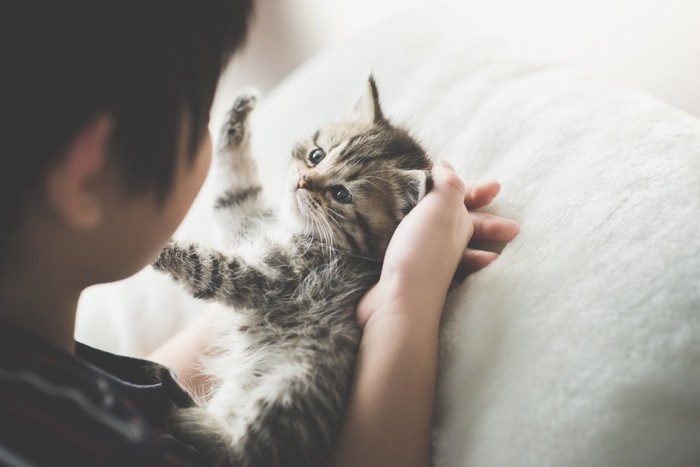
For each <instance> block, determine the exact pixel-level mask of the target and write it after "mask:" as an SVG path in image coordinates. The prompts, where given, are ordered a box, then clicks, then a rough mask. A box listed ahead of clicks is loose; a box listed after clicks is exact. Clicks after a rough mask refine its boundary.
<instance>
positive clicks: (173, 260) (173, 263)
mask: <svg viewBox="0 0 700 467" xmlns="http://www.w3.org/2000/svg"><path fill="white" fill-rule="evenodd" d="M185 261H186V258H185V251H184V250H183V249H182V247H180V245H178V244H177V243H175V242H173V241H172V240H171V241H170V242H168V243H167V244H166V245H165V246H164V247H163V249H162V250H161V252H160V254H159V255H158V258H156V260H155V261H154V262H153V265H152V266H153V268H154V269H155V270H157V271H167V272H170V273H175V272H176V271H178V270H179V269H181V267H182V264H183V263H184V262H185Z"/></svg>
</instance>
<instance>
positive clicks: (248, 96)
mask: <svg viewBox="0 0 700 467" xmlns="http://www.w3.org/2000/svg"><path fill="white" fill-rule="evenodd" d="M258 96H259V93H258V91H256V90H254V89H248V90H246V91H244V92H243V93H242V94H241V95H239V96H238V97H237V98H236V100H235V101H234V103H233V106H231V110H229V112H228V115H227V117H226V122H225V123H224V125H223V127H222V129H221V141H222V142H223V146H240V145H241V144H242V143H243V141H244V140H245V139H246V137H247V136H248V116H249V115H250V112H251V111H252V110H253V109H254V108H255V105H256V104H257V102H258Z"/></svg>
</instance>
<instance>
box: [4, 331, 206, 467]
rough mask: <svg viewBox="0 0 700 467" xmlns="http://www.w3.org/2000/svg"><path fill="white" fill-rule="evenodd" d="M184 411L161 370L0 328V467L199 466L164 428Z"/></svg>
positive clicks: (182, 399) (179, 394) (183, 401)
mask: <svg viewBox="0 0 700 467" xmlns="http://www.w3.org/2000/svg"><path fill="white" fill-rule="evenodd" d="M192 404H193V402H192V399H191V398H190V397H189V395H188V394H187V393H186V392H185V391H183V390H182V389H181V388H180V386H179V385H178V384H177V382H176V380H175V377H174V374H173V373H172V371H171V370H169V369H167V368H165V367H163V366H161V365H158V364H155V363H153V362H148V361H145V360H139V359H134V358H128V357H122V356H118V355H113V354H110V353H107V352H103V351H100V350H97V349H94V348H91V347H88V346H86V345H83V344H80V343H76V352H75V355H71V354H68V353H65V352H63V351H61V350H59V349H57V348H54V347H52V346H50V345H48V344H46V343H45V342H42V341H39V340H37V339H35V338H33V337H30V336H28V335H26V334H24V333H22V332H20V331H17V330H15V329H10V328H7V327H0V465H3V466H5V465H8V466H27V467H29V466H31V467H34V466H61V467H63V466H129V467H132V466H133V467H136V466H149V467H157V466H170V467H175V466H182V467H191V466H196V465H200V464H199V463H198V461H197V456H196V453H195V452H194V450H192V449H191V448H190V447H189V446H187V445H184V444H182V443H179V442H177V441H175V439H174V438H173V437H172V436H170V435H169V432H168V430H167V427H166V424H165V421H166V419H167V416H168V414H169V413H170V412H171V411H172V410H173V408H175V407H186V406H190V405H192Z"/></svg>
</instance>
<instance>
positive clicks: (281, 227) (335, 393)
mask: <svg viewBox="0 0 700 467" xmlns="http://www.w3.org/2000/svg"><path fill="white" fill-rule="evenodd" d="M255 102H256V99H255V96H254V95H252V94H248V95H243V96H241V97H239V98H238V99H237V100H236V102H235V103H234V105H233V108H232V109H231V111H230V113H229V115H228V119H227V122H226V123H225V124H224V127H223V129H222V131H221V135H220V141H219V143H218V149H217V152H218V154H217V155H216V161H215V162H216V163H217V164H218V165H219V167H218V169H219V171H218V172H219V179H220V182H221V183H222V184H223V187H222V188H223V190H222V194H221V196H219V198H218V199H217V201H216V203H215V210H216V211H217V214H218V215H219V217H220V218H221V222H222V223H225V224H226V228H227V229H228V230H229V232H231V233H232V234H233V235H232V236H231V240H232V241H231V247H230V250H229V251H225V252H224V251H215V250H212V249H207V248H204V247H201V246H198V245H196V244H181V243H170V244H168V245H167V246H166V247H165V249H164V250H163V251H162V252H161V254H160V256H159V257H158V259H157V260H156V262H155V263H154V266H155V268H156V269H159V270H163V271H167V272H168V273H170V275H171V276H173V277H174V278H175V279H177V280H178V281H180V282H181V283H182V284H183V285H184V286H185V287H186V288H187V289H188V290H189V292H191V293H192V294H193V295H194V296H195V297H197V298H202V299H207V300H214V301H218V302H220V303H223V304H225V305H228V306H230V307H231V308H232V312H231V314H230V316H228V317H225V318H222V319H224V320H228V321H226V322H222V323H219V324H218V326H219V327H220V328H222V329H224V330H225V331H224V332H223V335H222V337H220V338H219V339H218V342H217V344H216V345H217V350H218V351H217V352H216V356H215V357H213V358H212V359H211V360H210V361H209V362H208V363H207V371H208V372H210V374H211V375H212V377H213V379H214V380H215V381H216V385H215V388H214V390H213V391H212V395H211V397H210V398H209V399H208V400H207V401H206V402H204V403H202V404H201V406H197V407H192V408H186V409H179V410H178V411H177V412H175V413H174V415H173V419H172V423H171V425H172V428H173V433H174V434H175V436H176V437H179V438H180V439H182V440H183V441H185V442H188V443H190V444H191V445H193V446H194V447H195V448H196V449H197V450H198V451H199V452H200V453H201V454H202V455H203V456H204V457H205V459H206V460H207V461H208V462H210V463H211V465H217V466H222V465H227V466H228V465H235V466H250V467H253V466H255V467H258V466H321V465H326V464H327V463H328V461H329V459H330V455H331V452H332V449H333V446H334V442H335V441H336V438H337V435H338V432H339V428H340V426H341V422H342V419H343V413H344V409H345V404H346V400H347V397H348V389H349V386H350V380H351V376H352V372H353V365H354V361H355V355H356V352H357V349H358V344H359V341H360V329H359V328H358V325H357V323H356V321H355V312H354V310H355V306H356V304H357V302H358V300H359V298H360V297H361V296H362V294H363V293H364V292H365V291H366V290H367V289H368V288H369V287H370V286H371V285H372V284H374V283H375V282H376V281H377V280H378V278H379V273H380V269H381V265H382V258H383V256H384V252H385V250H386V247H387V244H388V242H389V239H390V237H391V235H392V233H393V231H394V229H395V228H396V226H397V224H398V223H399V221H400V220H401V219H402V218H403V217H404V216H405V215H406V214H407V213H408V212H409V211H410V210H411V209H412V208H413V206H415V204H416V203H417V202H418V201H419V200H420V199H421V198H422V197H423V196H424V195H425V193H426V192H427V191H428V190H429V189H430V187H431V184H432V179H431V177H430V173H429V170H430V168H431V166H432V163H431V161H430V159H429V157H428V156H427V154H426V152H425V151H424V150H423V149H422V148H421V147H420V146H419V145H418V143H416V141H414V140H413V138H411V137H410V136H409V134H408V133H407V132H406V131H404V130H402V129H400V128H397V127H395V126H393V125H392V124H391V123H389V121H388V120H387V119H386V118H385V117H384V115H383V113H382V110H381V108H380V105H379V98H378V94H377V87H376V84H375V82H374V80H373V79H372V77H370V79H369V81H368V83H367V92H366V96H363V98H362V99H361V100H360V105H359V106H358V108H359V110H356V111H355V112H354V113H353V114H352V116H350V117H348V118H347V119H345V120H343V121H340V122H337V123H335V124H332V125H329V126H328V127H326V128H322V129H320V130H319V131H317V132H316V133H315V134H314V135H313V136H312V137H311V139H309V140H307V141H303V142H300V143H298V144H297V145H296V146H295V147H294V148H293V150H292V164H291V168H290V171H289V179H288V186H287V192H286V198H285V200H284V203H282V206H281V208H280V209H278V210H276V211H273V210H268V209H266V208H265V207H264V205H263V199H262V187H261V185H260V184H259V182H258V179H257V173H256V168H255V163H254V161H253V159H252V158H251V155H250V139H249V132H248V126H247V122H248V115H249V113H250V111H251V110H252V109H253V107H254V105H255Z"/></svg>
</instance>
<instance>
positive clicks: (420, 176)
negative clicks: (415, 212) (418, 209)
mask: <svg viewBox="0 0 700 467" xmlns="http://www.w3.org/2000/svg"><path fill="white" fill-rule="evenodd" d="M432 188H433V176H432V174H431V173H430V171H428V170H400V171H399V190H400V191H401V193H402V196H401V200H402V201H403V203H401V211H402V212H403V213H404V215H405V214H408V211H410V210H411V209H413V207H414V206H415V205H416V204H418V201H420V200H422V199H423V197H424V196H425V195H426V194H427V193H428V192H429V191H430V190H431V189H432Z"/></svg>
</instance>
